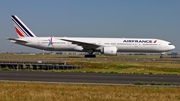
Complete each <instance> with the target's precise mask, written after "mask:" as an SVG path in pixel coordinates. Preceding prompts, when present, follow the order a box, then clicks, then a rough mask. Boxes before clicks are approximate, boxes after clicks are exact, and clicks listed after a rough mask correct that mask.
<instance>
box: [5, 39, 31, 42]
mask: <svg viewBox="0 0 180 101" xmlns="http://www.w3.org/2000/svg"><path fill="white" fill-rule="evenodd" d="M6 39H7V40H11V41H14V42H15V43H28V42H27V41H25V40H20V39H15V38H6Z"/></svg>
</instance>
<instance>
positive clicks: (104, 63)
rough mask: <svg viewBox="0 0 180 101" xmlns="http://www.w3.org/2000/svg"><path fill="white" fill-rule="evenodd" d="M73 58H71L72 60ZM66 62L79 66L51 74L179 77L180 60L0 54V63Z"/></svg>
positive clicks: (128, 56) (134, 56)
mask: <svg viewBox="0 0 180 101" xmlns="http://www.w3.org/2000/svg"><path fill="white" fill-rule="evenodd" d="M72 57H73V58H72ZM39 60H42V61H43V62H55V63H58V62H67V63H68V64H73V65H77V66H80V67H81V68H82V69H75V70H52V71H53V72H89V73H92V72H95V73H126V74H168V75H169V74H173V75H180V59H178V58H175V59H173V58H170V56H165V57H164V59H159V56H158V55H152V56H151V55H118V56H97V58H95V59H91V58H83V55H40V54H39V55H18V54H17V55H11V54H0V61H11V62H13V61H21V62H32V61H33V62H37V61H39Z"/></svg>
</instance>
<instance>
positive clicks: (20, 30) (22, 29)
mask: <svg viewBox="0 0 180 101" xmlns="http://www.w3.org/2000/svg"><path fill="white" fill-rule="evenodd" d="M11 19H12V21H13V23H14V27H15V30H16V32H17V34H18V36H19V37H36V35H35V34H34V33H33V32H32V31H31V30H30V29H29V28H28V27H27V26H26V25H25V24H24V23H23V22H22V21H21V20H20V19H19V18H18V16H16V15H12V16H11Z"/></svg>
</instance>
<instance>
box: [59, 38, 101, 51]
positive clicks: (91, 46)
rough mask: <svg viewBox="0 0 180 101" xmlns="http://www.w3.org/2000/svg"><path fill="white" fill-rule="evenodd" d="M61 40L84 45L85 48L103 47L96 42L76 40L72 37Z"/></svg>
mask: <svg viewBox="0 0 180 101" xmlns="http://www.w3.org/2000/svg"><path fill="white" fill-rule="evenodd" d="M60 40H63V41H68V42H72V44H76V45H79V46H82V47H83V48H84V49H96V48H98V47H101V45H98V44H95V43H88V42H82V41H76V40H71V39H60Z"/></svg>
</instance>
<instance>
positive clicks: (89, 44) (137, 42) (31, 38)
mask: <svg viewBox="0 0 180 101" xmlns="http://www.w3.org/2000/svg"><path fill="white" fill-rule="evenodd" d="M11 19H12V21H13V23H14V27H15V30H16V33H17V35H18V37H19V38H7V40H11V42H13V43H16V44H19V45H23V46H28V47H32V48H36V49H40V50H47V51H77V52H86V53H88V54H86V55H85V57H93V58H95V57H96V55H95V54H94V53H95V52H100V53H101V54H104V55H117V52H147V53H161V55H160V58H163V54H164V53H165V52H167V51H171V50H173V49H175V46H174V45H173V44H171V43H170V42H168V41H165V40H161V39H156V38H92V37H37V36H36V35H35V34H34V33H33V32H32V31H31V30H30V29H29V28H28V27H27V26H26V25H25V24H24V23H23V22H22V21H21V20H20V19H19V18H18V16H16V15H12V16H11Z"/></svg>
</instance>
